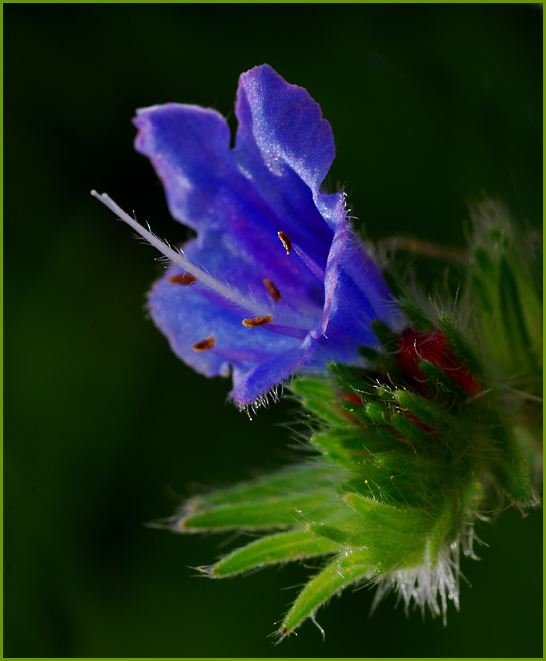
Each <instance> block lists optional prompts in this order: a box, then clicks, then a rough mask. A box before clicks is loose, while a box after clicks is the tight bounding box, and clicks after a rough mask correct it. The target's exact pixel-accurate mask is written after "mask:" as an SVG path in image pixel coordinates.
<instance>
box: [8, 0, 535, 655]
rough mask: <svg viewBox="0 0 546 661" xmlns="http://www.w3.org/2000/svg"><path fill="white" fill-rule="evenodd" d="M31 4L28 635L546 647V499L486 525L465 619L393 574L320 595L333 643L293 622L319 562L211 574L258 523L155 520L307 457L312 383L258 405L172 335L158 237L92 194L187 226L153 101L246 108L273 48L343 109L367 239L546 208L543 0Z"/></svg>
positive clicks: (169, 642)
mask: <svg viewBox="0 0 546 661" xmlns="http://www.w3.org/2000/svg"><path fill="white" fill-rule="evenodd" d="M30 7H31V6H30V5H25V4H21V5H17V4H11V5H10V4H8V5H6V6H5V8H4V20H5V22H4V27H5V74H4V82H5V134H4V135H5V143H4V144H5V163H6V165H5V172H4V175H5V187H4V193H5V197H4V202H5V251H4V254H5V274H6V275H5V285H6V286H5V306H6V325H5V327H6V345H5V346H6V351H5V372H6V378H5V386H4V393H5V444H4V448H5V455H4V456H5V462H4V466H5V472H4V477H5V501H4V505H5V519H4V520H5V536H4V541H5V548H4V570H5V579H4V590H5V609H4V613H5V616H4V617H5V625H4V641H5V649H4V655H5V656H11V657H23V656H24V657H52V656H53V657H331V656H336V657H361V656H365V657H498V656H502V657H533V656H541V655H542V529H541V520H542V516H541V512H540V511H533V512H532V513H531V514H530V516H529V517H528V518H527V519H526V520H522V517H521V515H520V514H519V513H518V512H517V511H515V510H514V509H510V510H508V511H506V512H505V513H504V514H502V515H501V516H500V517H499V518H498V519H497V521H496V522H495V524H494V525H493V526H486V525H483V526H481V528H480V530H479V532H478V534H479V536H480V537H481V538H482V539H483V541H484V542H486V543H487V545H488V546H485V545H484V546H482V547H480V548H479V550H478V554H479V555H480V556H481V557H482V561H481V562H479V563H478V562H474V561H471V560H464V561H463V564H462V570H463V572H464V574H465V576H466V577H467V579H468V581H469V583H471V584H472V588H470V587H469V586H468V585H467V584H466V583H463V585H462V588H461V592H462V594H461V601H462V608H461V612H460V613H457V612H456V611H455V609H454V608H453V607H450V611H449V613H448V626H447V628H446V629H444V628H443V626H442V623H441V622H439V621H433V620H431V618H430V617H429V616H428V615H427V617H426V621H425V622H424V623H423V622H422V620H421V617H420V615H419V614H417V613H414V614H412V615H411V616H410V617H409V619H406V618H405V617H404V614H403V612H402V611H401V609H400V608H399V609H397V610H394V603H395V599H394V598H393V597H392V596H391V597H390V598H389V599H388V601H387V602H386V603H385V604H383V605H382V606H381V607H380V608H379V609H378V611H377V612H376V614H375V615H374V617H373V619H372V620H370V619H368V612H369V608H370V604H371V601H372V598H373V592H370V591H369V590H367V589H364V590H359V591H357V592H355V593H352V592H350V591H347V592H346V593H345V594H344V595H343V597H342V599H337V598H334V599H333V600H332V602H331V604H330V605H329V607H328V608H327V609H325V610H321V611H320V612H319V615H318V621H319V623H320V624H321V625H322V626H323V627H324V629H325V630H326V641H325V643H323V642H322V637H321V635H320V632H319V631H318V630H317V629H316V628H315V627H314V626H313V624H312V623H310V622H307V623H305V624H304V625H303V627H302V628H301V629H300V630H299V631H298V633H299V635H298V636H292V637H291V638H289V639H287V640H285V641H284V642H283V643H282V645H280V646H277V647H274V646H273V641H272V639H271V638H268V635H269V634H270V633H271V632H272V631H274V630H275V628H276V627H275V625H274V622H276V621H279V620H280V618H281V616H282V614H283V613H284V612H285V611H286V610H287V608H288V606H289V604H290V603H291V602H292V601H293V599H294V598H295V596H296V592H297V591H296V589H295V587H294V586H297V585H299V584H301V583H302V581H304V580H305V577H306V576H307V574H308V573H309V570H308V569H306V568H305V567H298V566H287V567H284V568H281V569H267V570H264V571H262V572H259V573H256V574H253V575H251V576H246V577H244V578H237V579H233V580H226V581H211V580H203V579H198V578H196V577H195V574H196V572H195V571H194V570H192V569H190V567H195V566H197V565H201V564H210V563H211V562H213V561H214V559H215V558H216V557H217V556H218V555H219V554H221V553H226V552H228V551H229V550H231V549H232V548H234V547H235V544H236V542H237V540H233V539H232V540H229V539H227V540H223V539H222V538H220V537H218V536H210V537H205V538H201V537H197V536H188V537H182V536H177V535H174V534H171V533H168V532H164V531H159V530H153V529H149V528H146V527H145V526H144V525H143V524H144V523H145V522H147V521H151V520H153V519H157V518H161V517H165V516H169V515H171V514H172V513H173V511H174V509H175V507H176V504H177V502H178V499H179V498H180V497H181V496H182V497H183V496H187V495H189V494H191V493H195V489H199V488H202V487H203V486H207V485H208V486H210V485H226V484H231V483H234V482H236V481H238V480H241V479H246V478H248V477H250V476H252V475H253V474H255V473H256V471H267V470H271V469H274V468H276V467H278V466H280V465H282V464H283V463H285V462H287V461H291V460H293V458H294V451H293V450H291V449H290V445H291V442H292V440H291V434H290V431H289V430H288V429H287V428H286V426H283V423H286V422H288V421H289V420H290V417H291V411H292V409H293V406H294V404H293V403H291V402H283V403H281V404H279V405H275V406H274V407H272V408H271V409H269V410H262V411H261V412H260V414H259V415H258V416H257V417H256V418H255V419H254V420H253V421H252V422H250V421H249V420H248V418H247V417H246V416H245V415H242V414H240V413H239V412H238V411H237V410H236V409H235V407H233V406H232V405H229V404H227V403H226V395H227V393H228V391H229V383H228V382H227V381H226V380H222V379H214V380H207V379H205V378H204V377H201V376H198V375H196V374H194V373H193V372H192V371H191V370H190V369H189V368H187V367H186V366H185V365H184V364H182V363H181V362H179V361H178V360H177V359H176V358H175V357H174V355H173V354H171V352H170V350H169V348H168V345H167V342H166V340H165V339H164V338H163V336H162V335H161V334H160V333H159V332H158V331H157V330H156V329H155V328H154V326H153V324H152V323H151V321H150V320H149V319H147V317H146V312H145V310H144V304H145V293H146V291H147V290H148V289H149V287H150V285H151V283H152V282H153V281H154V279H155V278H157V277H158V275H159V273H160V271H161V267H160V265H159V264H157V263H156V262H154V257H156V255H155V253H154V252H153V250H152V249H151V248H149V247H146V246H143V245H141V244H140V243H139V242H138V241H136V240H135V239H134V238H133V237H132V232H131V231H130V230H129V229H128V228H127V227H126V226H124V225H123V224H122V223H120V222H116V221H115V220H114V217H113V215H112V214H111V213H110V212H109V211H108V210H106V209H105V208H103V207H102V206H101V205H100V204H99V203H98V202H97V201H96V200H94V199H93V198H91V196H90V195H89V191H90V190H91V188H96V189H97V190H98V191H99V192H103V191H106V192H108V193H109V194H110V195H111V196H112V197H113V198H114V199H115V200H116V201H117V202H118V203H119V204H120V205H121V206H122V207H123V208H124V209H126V210H128V211H132V210H133V209H134V210H135V212H136V214H137V217H138V218H139V220H140V221H141V222H142V221H144V220H148V221H149V222H150V223H151V225H152V228H153V230H154V231H155V233H157V234H158V235H159V236H163V237H166V238H167V239H168V240H169V241H170V242H171V243H177V242H178V243H180V242H182V241H184V240H185V239H186V238H187V230H186V229H185V228H184V227H182V226H181V225H179V224H178V223H176V222H174V221H173V220H172V219H171V218H170V217H169V213H168V211H167V208H166V204H165V200H164V195H163V191H162V188H161V185H160V183H159V181H158V180H157V178H156V176H155V174H154V172H153V170H152V167H151V165H150V164H149V163H148V161H147V160H146V159H145V158H143V157H142V156H140V155H138V154H137V153H136V152H134V151H133V147H132V142H133V138H134V135H135V130H134V128H133V126H132V125H131V123H130V120H131V117H132V116H133V114H134V110H135V109H136V108H138V107H143V106H148V105H153V104H160V103H165V102H169V101H175V102H182V103H192V104H198V105H202V106H212V107H214V108H216V109H217V110H219V111H220V112H221V113H223V114H224V115H227V116H229V120H228V121H229V122H230V125H231V126H232V127H233V128H235V126H236V122H235V118H234V115H233V104H234V98H235V91H236V87H237V78H238V76H239V74H240V73H241V72H243V71H246V70H247V69H250V68H251V67H253V66H255V65H258V64H262V63H264V62H267V63H269V64H271V65H272V66H273V67H274V68H275V69H276V70H277V71H278V72H279V73H280V74H281V75H282V76H283V77H284V78H285V79H286V80H287V81H288V82H290V83H295V84H298V85H301V86H302V87H305V88H307V90H308V91H309V92H310V94H311V96H312V97H313V98H314V99H315V100H316V101H318V102H319V103H320V105H321V107H322V110H323V113H324V116H325V117H326V118H327V119H328V120H329V121H330V122H331V124H332V127H333V130H334V135H335V138H336V145H337V158H336V161H335V163H334V165H333V167H332V169H331V172H330V175H329V184H330V187H331V188H332V189H335V188H337V187H338V186H340V185H342V184H345V185H346V190H347V192H348V194H349V197H350V201H351V205H352V208H353V211H354V214H355V215H356V216H358V218H359V223H360V224H361V225H362V227H363V226H364V225H365V231H366V235H367V236H368V237H369V239H371V240H378V239H381V238H385V237H389V236H395V235H405V236H413V237H416V238H419V239H423V240H427V241H432V242H435V243H438V244H440V245H446V246H447V245H449V246H456V247H462V246H463V245H464V232H463V221H464V219H465V218H468V215H469V214H468V205H469V204H472V203H473V202H476V201H478V200H479V199H480V198H481V197H482V196H483V195H484V194H487V195H490V196H496V197H500V198H501V199H502V200H504V201H506V202H507V204H508V205H509V207H510V208H511V210H512V212H513V214H514V216H515V218H516V220H517V222H518V223H520V225H521V228H522V231H523V228H524V227H525V226H526V224H529V225H531V226H532V227H540V226H541V218H542V9H541V6H540V5H504V4H502V5H501V4H487V5H428V4H425V5H330V4H324V5H322V4H305V5H283V4H279V5H217V4H209V5H184V4H114V5H104V4H103V5H100V4H99V5H86V4H83V5H78V4H45V5H32V9H30ZM434 268H437V269H438V272H439V271H440V270H441V267H440V266H437V267H435V266H434V265H432V266H431V269H432V271H434ZM196 485H197V486H196ZM199 485H200V486H199ZM240 541H242V540H239V542H240ZM226 542H227V543H226Z"/></svg>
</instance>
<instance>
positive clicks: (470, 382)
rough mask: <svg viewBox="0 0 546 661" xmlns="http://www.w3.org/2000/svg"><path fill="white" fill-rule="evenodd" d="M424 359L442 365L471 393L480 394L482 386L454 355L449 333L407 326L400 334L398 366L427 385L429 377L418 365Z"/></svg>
mask: <svg viewBox="0 0 546 661" xmlns="http://www.w3.org/2000/svg"><path fill="white" fill-rule="evenodd" d="M421 360H428V361H429V362H430V363H432V364H433V365H436V367H439V368H440V369H441V370H443V372H444V373H445V374H446V376H448V377H449V378H450V379H451V380H452V381H454V382H455V383H456V384H457V385H458V386H459V388H462V389H463V390H465V391H466V392H467V393H468V394H469V395H477V394H478V392H479V390H480V386H479V385H478V383H477V382H476V380H475V379H474V377H473V376H472V374H470V372H469V371H468V370H467V369H466V368H465V367H464V365H462V364H461V362H460V361H459V359H458V358H457V357H456V356H455V355H454V353H453V351H452V349H451V347H450V345H449V342H448V340H447V337H446V336H445V335H444V333H443V332H442V331H441V330H433V331H428V332H426V333H418V332H417V331H416V330H414V329H413V328H407V329H406V330H405V331H404V332H403V333H402V335H400V344H399V353H398V367H399V368H400V370H401V371H402V372H403V373H404V374H405V375H406V376H409V377H411V378H413V379H415V380H416V381H418V382H421V383H422V384H423V385H424V384H425V383H426V377H425V375H424V374H423V372H422V371H421V370H420V369H419V367H418V364H419V362H420V361H421Z"/></svg>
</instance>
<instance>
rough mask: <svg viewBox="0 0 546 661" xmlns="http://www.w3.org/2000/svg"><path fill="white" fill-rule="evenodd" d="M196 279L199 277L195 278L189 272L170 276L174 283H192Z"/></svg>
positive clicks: (170, 280) (171, 281)
mask: <svg viewBox="0 0 546 661" xmlns="http://www.w3.org/2000/svg"><path fill="white" fill-rule="evenodd" d="M196 280H197V278H194V277H193V275H191V274H189V273H179V274H178V275H171V276H170V277H169V282H170V283H171V284H172V285H191V283H192V282H195V281H196Z"/></svg>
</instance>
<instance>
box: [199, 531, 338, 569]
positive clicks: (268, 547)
mask: <svg viewBox="0 0 546 661" xmlns="http://www.w3.org/2000/svg"><path fill="white" fill-rule="evenodd" d="M337 551H339V545H338V544H335V543H333V542H330V541H329V540H327V539H317V538H316V537H314V536H313V535H312V534H311V533H310V532H306V531H305V530H296V531H293V532H282V533H278V534H276V535H268V536H267V537H263V538H262V539H258V540H256V541H255V542H252V543H251V544H248V545H247V546H243V547H242V548H240V549H236V550H235V551H233V553H230V554H229V555H227V556H226V557H225V558H222V560H220V561H219V562H217V563H216V564H215V565H213V566H212V567H207V568H203V571H205V572H206V573H207V574H208V575H209V576H211V577H213V578H223V577H225V576H233V575H234V574H240V573H241V572H244V571H248V570H249V569H254V568H256V567H261V566H263V565H272V564H275V563H279V562H288V561H291V560H303V559H305V558H312V557H315V556H321V555H326V554H329V553H336V552H337Z"/></svg>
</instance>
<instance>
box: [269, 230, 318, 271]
mask: <svg viewBox="0 0 546 661" xmlns="http://www.w3.org/2000/svg"><path fill="white" fill-rule="evenodd" d="M277 235H278V237H279V239H280V240H281V242H282V244H283V246H284V247H285V249H286V254H287V255H289V254H290V252H291V251H292V248H294V252H295V253H296V255H297V256H298V257H299V258H300V259H301V261H302V262H303V263H304V264H305V266H307V268H308V269H309V270H310V271H311V273H312V274H313V275H315V276H316V277H317V278H318V279H319V280H320V281H321V282H324V271H323V269H321V268H320V266H319V265H318V264H317V263H316V262H315V260H314V259H311V257H309V255H308V254H307V253H306V252H305V250H303V249H302V248H300V247H299V246H298V245H297V244H296V243H293V242H292V240H291V239H290V237H289V236H288V234H285V233H284V232H277Z"/></svg>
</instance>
